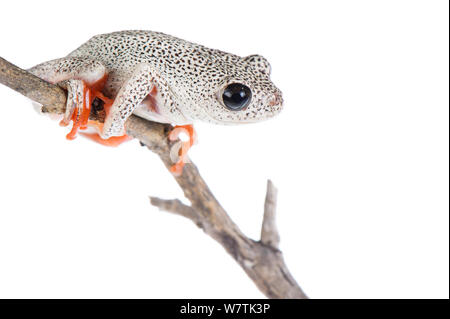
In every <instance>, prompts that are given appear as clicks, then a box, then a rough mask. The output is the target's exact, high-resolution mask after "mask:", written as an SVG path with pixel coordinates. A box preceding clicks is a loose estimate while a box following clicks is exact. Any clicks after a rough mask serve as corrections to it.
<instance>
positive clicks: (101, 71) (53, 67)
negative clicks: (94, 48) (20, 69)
mask: <svg viewBox="0 0 450 319" xmlns="http://www.w3.org/2000/svg"><path fill="white" fill-rule="evenodd" d="M28 71H29V72H31V73H32V74H34V75H36V76H37V77H39V78H41V79H43V80H45V81H47V82H50V83H53V84H56V83H58V82H61V81H66V80H72V79H76V80H83V81H84V82H86V83H87V84H88V85H93V84H95V83H96V82H98V81H99V80H101V79H103V78H104V77H105V76H106V74H107V69H106V67H105V66H104V65H103V64H102V63H101V62H99V61H95V60H92V59H89V58H84V57H66V58H62V59H56V60H52V61H48V62H44V63H41V64H38V65H36V66H34V67H32V68H31V69H29V70H28Z"/></svg>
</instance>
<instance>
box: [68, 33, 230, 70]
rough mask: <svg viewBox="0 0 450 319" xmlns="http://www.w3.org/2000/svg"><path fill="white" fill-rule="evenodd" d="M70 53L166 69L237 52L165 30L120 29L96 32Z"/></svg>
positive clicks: (111, 64)
mask: <svg viewBox="0 0 450 319" xmlns="http://www.w3.org/2000/svg"><path fill="white" fill-rule="evenodd" d="M69 56H84V57H90V58H92V59H95V60H98V61H101V62H102V63H103V64H104V65H105V66H106V67H107V68H108V69H109V70H111V71H113V70H117V69H119V70H124V71H125V70H132V69H133V67H134V66H135V65H137V64H139V63H142V62H145V63H149V64H151V65H152V66H153V67H155V68H157V69H159V70H160V71H166V70H167V69H171V68H176V67H179V66H182V65H180V64H183V63H186V64H189V63H191V62H192V59H196V58H200V59H205V60H210V61H211V60H216V59H217V58H222V57H224V56H233V55H230V54H228V53H225V52H222V51H219V50H214V49H209V48H206V47H204V46H202V45H199V44H195V43H192V42H188V41H185V40H182V39H179V38H176V37H173V36H170V35H167V34H164V33H161V32H153V31H120V32H113V33H107V34H101V35H96V36H94V37H93V38H91V39H90V40H89V41H87V42H86V43H85V44H83V45H82V46H80V47H79V48H78V49H76V50H75V51H73V52H72V53H70V54H69ZM234 57H235V58H238V57H237V56H234Z"/></svg>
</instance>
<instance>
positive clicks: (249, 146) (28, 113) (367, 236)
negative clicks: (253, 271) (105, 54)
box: [0, 0, 449, 298]
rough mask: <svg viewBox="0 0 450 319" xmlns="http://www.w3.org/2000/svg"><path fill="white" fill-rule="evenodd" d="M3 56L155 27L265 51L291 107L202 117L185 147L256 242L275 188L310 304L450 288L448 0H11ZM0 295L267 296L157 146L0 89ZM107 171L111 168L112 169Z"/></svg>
mask: <svg viewBox="0 0 450 319" xmlns="http://www.w3.org/2000/svg"><path fill="white" fill-rule="evenodd" d="M2 13H3V14H2V19H1V20H0V32H1V41H0V55H1V56H3V57H4V58H6V59H8V60H10V61H11V62H13V63H15V64H17V65H19V66H21V67H24V68H26V67H31V66H33V65H34V64H37V63H40V62H43V61H46V60H50V59H53V58H58V57H62V56H64V55H66V54H67V53H69V52H70V51H72V50H73V49H75V48H76V47H77V46H79V45H80V44H82V43H83V42H85V41H86V40H88V39H89V38H90V37H91V36H93V35H95V34H99V33H105V32H112V31H118V30H124V29H148V30H154V31H162V32H165V33H168V34H172V35H175V36H178V37H181V38H183V39H186V40H190V41H194V42H197V43H201V44H203V45H206V46H208V47H212V48H218V49H222V50H224V51H228V52H232V53H235V54H239V55H242V56H245V55H249V54H253V53H259V54H262V55H264V56H265V57H266V58H267V59H268V60H269V61H270V62H271V64H272V69H273V75H272V79H273V81H274V82H275V83H276V85H277V86H278V87H280V88H281V89H282V91H283V94H284V100H285V109H284V111H283V113H282V114H281V115H280V116H279V117H277V118H276V119H273V120H271V121H268V122H264V123H260V124H253V125H244V126H234V127H233V126H232V127H221V126H214V125H207V124H202V123H199V124H198V125H197V126H196V128H197V131H198V134H199V144H198V145H197V146H195V148H194V149H192V152H191V158H192V159H193V161H194V162H196V164H197V165H198V166H199V168H200V171H201V173H202V174H203V176H204V178H205V179H206V180H207V182H208V183H209V185H210V187H211V188H212V190H213V192H214V193H215V195H216V196H217V197H218V199H219V200H220V202H221V203H222V204H223V206H224V207H225V208H226V209H227V210H228V212H229V214H230V215H231V216H232V218H233V219H234V220H235V222H236V223H237V224H238V225H239V227H240V228H241V229H242V230H243V231H244V232H245V233H246V234H247V235H248V236H250V237H251V238H254V239H258V237H259V232H260V224H261V218H262V208H263V199H264V194H265V183H266V179H267V178H271V179H273V181H274V182H275V184H276V185H277V186H278V188H279V215H278V224H279V229H280V232H281V249H282V250H283V252H284V254H285V259H286V262H287V265H288V267H289V268H290V270H291V271H292V273H293V275H294V277H295V278H296V279H297V281H298V282H299V283H300V285H301V286H302V287H303V289H304V290H305V292H306V293H307V294H308V295H309V296H310V297H312V298H350V297H353V298H398V297H401V298H420V297H424V298H431V297H438V298H448V296H449V290H448V289H449V286H448V285H449V284H448V283H449V277H448V276H449V272H448V271H449V255H448V254H449V247H448V239H449V233H448V230H449V228H448V227H449V226H448V217H449V214H448V191H449V190H448V173H449V172H448V160H449V159H448V154H449V153H448V102H449V101H448V93H449V92H448V85H449V83H448V67H449V65H448V53H449V52H448V2H447V1H445V0H442V1H275V2H274V1H253V2H250V1H229V0H228V1H217V2H213V1H203V2H194V1H179V2H177V3H175V2H174V1H142V0H139V1H131V0H127V1H120V2H119V1H117V2H114V1H102V2H100V1H80V0H77V1H64V2H56V1H55V2H54V3H52V2H49V1H30V2H23V1H13V2H7V3H6V4H4V5H3V6H2ZM0 98H1V100H0V101H1V102H0V103H1V119H2V124H1V125H0V136H1V139H0V141H1V156H0V188H1V191H0V196H1V197H0V297H43V298H47V297H62V298H65V297H86V298H91V297H104V298H109V297H116V298H120V297H125V298H128V297H137V298H173V297H177V298H196V297H198V298H200V297H203V298H217V297H225V298H226V297H235V298H254V297H256V298H258V297H263V295H262V294H261V293H260V292H259V291H258V290H257V288H255V286H254V285H253V283H252V282H251V281H250V280H249V279H248V278H247V277H246V275H245V274H244V272H243V271H242V270H241V269H240V268H239V266H238V265H237V264H236V263H235V262H234V261H233V260H232V258H231V257H230V256H229V255H227V254H226V252H225V251H224V250H223V249H222V248H221V246H219V245H218V244H217V243H215V242H214V241H213V240H212V239H210V238H209V237H207V236H205V235H204V234H203V232H202V231H200V230H199V229H197V228H196V227H195V226H194V225H193V224H192V223H191V222H190V221H188V220H184V219H182V218H181V217H178V216H174V215H170V214H168V213H165V212H160V211H158V210H157V209H155V208H153V207H151V206H150V205H149V201H148V197H147V196H148V195H156V196H160V197H164V198H174V197H181V196H182V194H181V191H180V190H179V189H178V188H177V185H176V184H175V182H174V180H173V179H172V178H171V176H170V175H169V173H168V172H167V171H165V170H164V168H163V166H162V164H161V163H160V161H159V159H158V158H157V157H156V156H155V155H154V154H152V153H151V152H149V151H147V150H145V149H144V148H142V147H139V145H138V142H136V141H133V142H130V143H127V144H125V145H122V146H121V147H119V148H115V149H110V148H105V147H102V146H100V145H98V144H95V143H92V142H90V141H88V140H85V139H83V138H78V139H76V140H75V141H72V142H69V141H66V140H65V138H64V136H65V134H66V133H67V129H66V128H61V127H59V126H58V123H57V122H54V121H51V120H49V119H48V118H46V117H41V116H39V115H37V113H35V112H34V111H33V109H32V106H31V104H30V102H29V101H28V100H27V99H26V98H24V97H22V96H21V95H19V94H18V93H16V92H13V91H11V90H10V89H8V88H6V87H3V86H0ZM112 173H114V174H112Z"/></svg>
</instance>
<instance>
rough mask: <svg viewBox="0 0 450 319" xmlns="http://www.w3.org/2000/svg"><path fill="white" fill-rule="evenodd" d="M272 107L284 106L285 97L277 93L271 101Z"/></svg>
mask: <svg viewBox="0 0 450 319" xmlns="http://www.w3.org/2000/svg"><path fill="white" fill-rule="evenodd" d="M269 105H270V106H282V105H283V97H282V96H281V92H275V94H274V95H273V96H272V97H271V99H270V100H269Z"/></svg>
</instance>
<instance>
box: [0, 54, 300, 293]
mask: <svg viewBox="0 0 450 319" xmlns="http://www.w3.org/2000/svg"><path fill="white" fill-rule="evenodd" d="M0 83H3V84H5V85H7V86H9V87H10V88H12V89H13V90H15V91H18V92H20V93H22V94H23V95H25V96H27V97H29V98H31V99H32V100H34V101H35V102H38V103H41V104H43V105H44V109H43V111H44V112H48V113H63V112H64V110H65V106H66V93H65V91H64V90H62V89H61V88H59V87H58V86H55V85H52V84H49V83H46V82H45V81H43V80H41V79H39V78H37V77H35V76H33V75H31V74H30V73H28V72H26V71H24V70H22V69H20V68H18V67H16V66H14V65H13V64H11V63H9V62H7V61H6V60H4V59H2V58H0ZM92 116H93V117H94V118H97V119H98V120H100V121H102V117H101V116H99V115H98V114H93V115H92ZM126 129H127V134H128V135H131V136H133V137H135V138H137V139H139V140H140V142H141V143H142V144H144V145H146V146H147V147H148V148H149V149H150V150H151V151H153V152H155V153H156V154H157V155H158V156H159V157H160V158H161V160H162V161H163V163H164V164H165V165H166V167H167V168H169V167H170V166H171V165H172V161H171V159H170V150H171V147H172V146H173V145H174V144H173V142H170V141H169V139H168V138H167V136H168V133H169V132H170V129H171V126H170V125H166V124H161V123H156V122H149V121H146V120H144V119H142V118H139V117H137V116H130V117H129V119H128V120H127V122H126ZM175 179H176V181H177V183H178V185H179V186H180V187H181V189H182V190H183V192H184V195H185V196H186V198H187V199H188V200H189V201H190V203H191V205H190V206H188V205H185V204H183V203H182V202H181V201H179V200H162V199H159V198H155V197H151V198H150V200H151V203H152V205H154V206H156V207H159V208H160V209H162V210H165V211H169V212H172V213H175V214H178V215H181V216H183V217H186V218H188V219H190V220H192V221H193V222H194V223H195V224H196V225H197V226H198V227H200V228H202V229H203V230H204V231H205V233H206V234H208V235H209V236H211V237H212V238H214V239H215V240H216V241H218V242H219V243H220V244H221V245H222V246H223V247H224V248H225V250H226V251H227V252H228V253H229V254H230V255H231V256H232V257H233V258H234V259H235V260H236V262H238V263H239V265H240V266H241V267H242V268H243V269H244V271H245V272H246V273H247V275H248V276H249V277H250V278H251V279H252V280H253V282H254V283H255V284H256V286H257V287H258V288H259V289H260V290H261V291H262V292H263V293H264V294H265V295H266V296H267V297H269V298H307V297H306V295H305V294H304V292H303V291H302V289H301V288H300V286H299V285H298V284H297V283H296V281H295V279H294V278H293V277H292V275H291V274H290V272H289V270H288V268H287V266H286V264H285V262H284V260H283V255H282V253H281V251H280V250H279V249H278V243H279V235H278V231H277V229H276V225H275V211H276V193H277V192H276V189H275V187H274V186H273V184H272V182H270V181H269V182H268V184H267V195H266V202H265V210H264V219H263V226H262V230H261V240H260V241H254V240H252V239H250V238H248V237H247V236H245V235H244V234H243V233H242V232H241V230H240V229H239V228H238V227H237V225H236V224H235V223H234V222H233V221H232V220H231V218H230V217H229V216H228V214H227V213H226V211H225V210H224V209H223V207H222V206H221V205H220V204H219V202H218V201H217V199H216V198H215V197H214V195H213V194H212V193H211V191H210V189H209V188H208V186H207V185H206V182H205V181H204V180H203V178H202V177H201V176H200V174H199V172H198V169H197V167H196V166H195V165H194V164H193V163H192V162H191V163H189V164H186V166H185V168H184V170H183V174H182V175H181V176H177V177H175Z"/></svg>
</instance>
